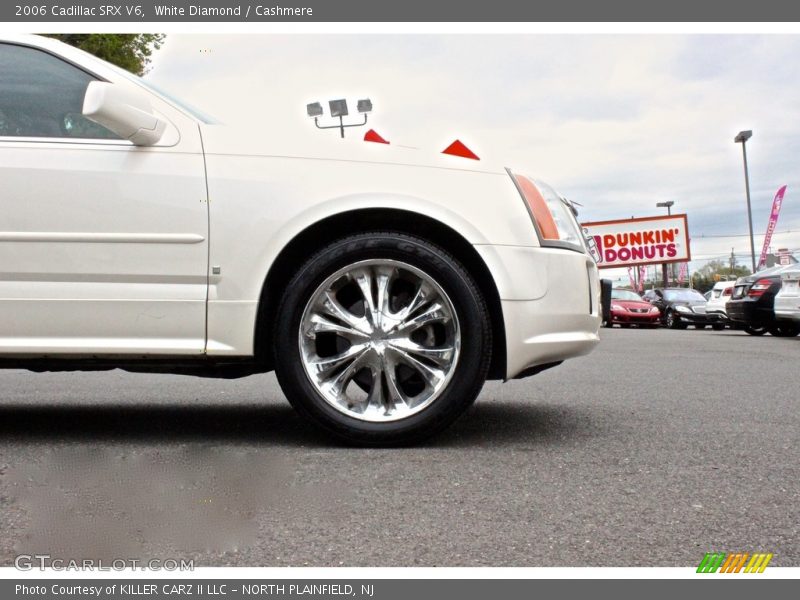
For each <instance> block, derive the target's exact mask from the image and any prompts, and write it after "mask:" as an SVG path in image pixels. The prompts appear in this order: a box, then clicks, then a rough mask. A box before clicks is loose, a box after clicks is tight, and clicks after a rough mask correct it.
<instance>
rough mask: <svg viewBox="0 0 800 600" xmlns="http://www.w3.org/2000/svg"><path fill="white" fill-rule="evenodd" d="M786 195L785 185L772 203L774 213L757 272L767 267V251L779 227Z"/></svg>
mask: <svg viewBox="0 0 800 600" xmlns="http://www.w3.org/2000/svg"><path fill="white" fill-rule="evenodd" d="M785 193H786V186H785V185H784V186H783V187H782V188H781V189H779V190H778V193H777V194H775V199H774V200H773V201H772V212H771V213H770V214H769V223H767V235H765V236H764V247H763V248H762V249H761V258H759V259H758V268H757V269H756V270H757V271H760V270H761V269H763V268H764V267H765V266H766V265H767V251H768V250H769V245H770V244H771V243H772V234H773V232H774V231H775V227H776V226H777V225H778V215H780V214H781V205H782V204H783V195H784V194H785Z"/></svg>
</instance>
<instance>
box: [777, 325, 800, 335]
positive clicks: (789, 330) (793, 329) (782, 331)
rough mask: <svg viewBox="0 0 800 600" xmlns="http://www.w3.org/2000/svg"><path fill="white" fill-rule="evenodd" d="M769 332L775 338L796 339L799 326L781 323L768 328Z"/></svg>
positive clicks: (799, 331)
mask: <svg viewBox="0 0 800 600" xmlns="http://www.w3.org/2000/svg"><path fill="white" fill-rule="evenodd" d="M769 332H770V334H771V335H774V336H775V337H796V336H797V335H799V334H800V326H798V325H795V324H794V323H781V324H779V325H773V326H772V327H770V329H769Z"/></svg>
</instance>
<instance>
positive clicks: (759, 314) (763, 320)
mask: <svg viewBox="0 0 800 600" xmlns="http://www.w3.org/2000/svg"><path fill="white" fill-rule="evenodd" d="M796 269H797V267H796V266H795V265H778V266H775V267H771V268H769V269H764V270H763V271H759V272H757V273H753V274H752V275H747V276H746V277H740V278H739V279H737V280H736V285H735V286H734V288H733V294H732V295H731V299H730V300H729V301H728V303H727V304H726V305H725V309H726V310H727V312H728V318H730V319H731V320H732V321H735V322H738V323H741V324H742V325H743V326H744V330H745V331H746V332H747V333H749V334H750V335H764V334H765V333H767V332H769V333H771V334H772V335H774V336H778V337H792V336H795V335H798V334H800V325H798V324H797V323H794V322H792V321H787V320H779V319H777V318H776V316H775V295H776V294H777V293H778V291H779V290H780V289H781V276H782V275H783V274H784V273H788V272H790V271H793V270H796Z"/></svg>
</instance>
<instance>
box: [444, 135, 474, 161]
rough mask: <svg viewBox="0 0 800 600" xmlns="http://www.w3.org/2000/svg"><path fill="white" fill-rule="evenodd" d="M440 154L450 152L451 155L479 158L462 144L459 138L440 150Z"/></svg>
mask: <svg viewBox="0 0 800 600" xmlns="http://www.w3.org/2000/svg"><path fill="white" fill-rule="evenodd" d="M442 154H452V155H453V156H460V157H462V158H471V159H472V160H480V158H478V155H477V154H475V153H474V152H473V151H472V150H470V149H469V148H467V147H466V146H465V145H464V144H462V143H461V141H460V140H456V141H455V142H453V143H452V144H450V145H449V146H448V147H447V148H445V149H444V150H442Z"/></svg>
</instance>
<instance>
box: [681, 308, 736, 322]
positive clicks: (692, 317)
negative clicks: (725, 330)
mask: <svg viewBox="0 0 800 600" xmlns="http://www.w3.org/2000/svg"><path fill="white" fill-rule="evenodd" d="M675 316H676V317H678V318H679V319H680V320H681V321H683V322H684V323H691V324H697V325H713V324H715V323H724V322H725V321H726V320H727V319H726V318H725V317H724V316H723V315H721V314H720V313H696V312H689V313H684V312H678V311H676V312H675Z"/></svg>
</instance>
